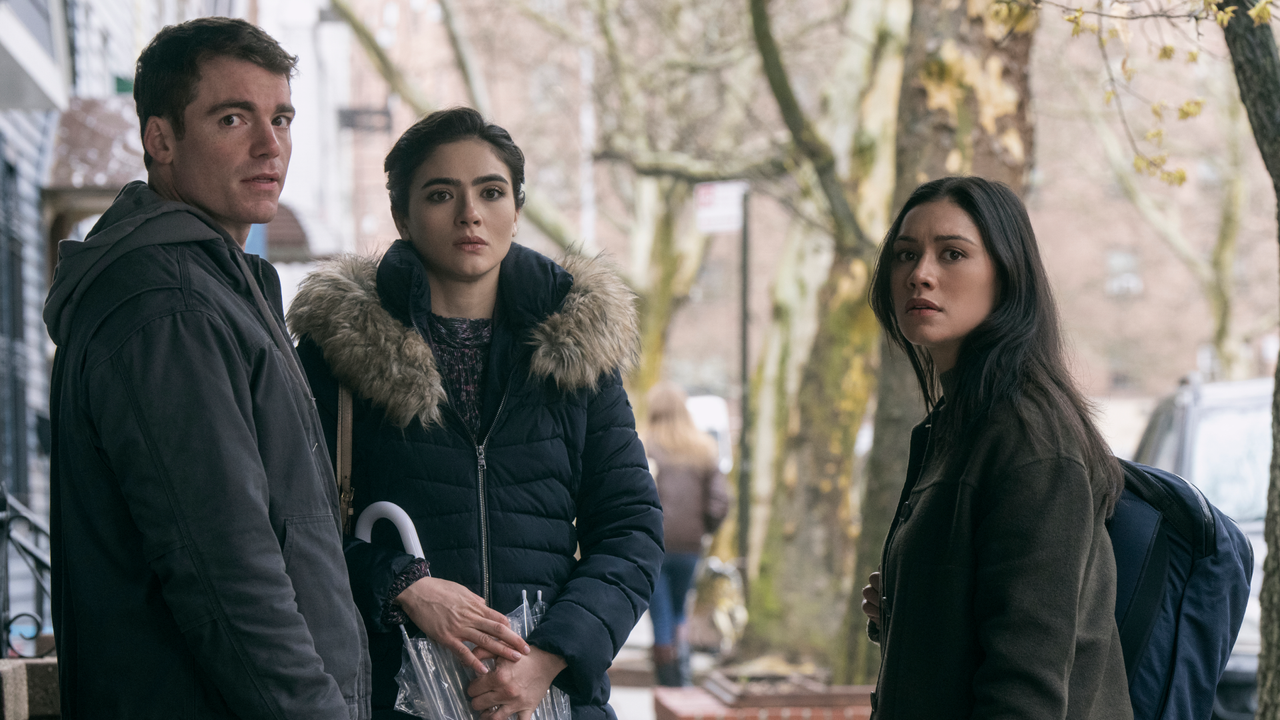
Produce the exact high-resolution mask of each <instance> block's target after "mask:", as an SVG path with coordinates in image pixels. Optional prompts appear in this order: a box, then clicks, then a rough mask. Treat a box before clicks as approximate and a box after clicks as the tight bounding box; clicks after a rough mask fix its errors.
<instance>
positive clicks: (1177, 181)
mask: <svg viewBox="0 0 1280 720" xmlns="http://www.w3.org/2000/svg"><path fill="white" fill-rule="evenodd" d="M1160 180H1161V181H1162V182H1165V183H1167V184H1169V185H1172V186H1174V187H1179V186H1181V185H1182V184H1183V183H1185V182H1186V181H1187V171H1186V170H1183V169H1182V168H1178V169H1177V170H1173V171H1169V170H1161V171H1160Z"/></svg>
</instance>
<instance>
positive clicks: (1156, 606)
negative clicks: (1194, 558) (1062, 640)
mask: <svg viewBox="0 0 1280 720" xmlns="http://www.w3.org/2000/svg"><path fill="white" fill-rule="evenodd" d="M1168 577H1169V529H1168V528H1167V527H1166V526H1165V524H1164V523H1163V522H1162V523H1160V524H1159V527H1158V528H1157V530H1156V532H1155V535H1153V536H1152V538H1151V546H1150V548H1149V549H1148V551H1147V561H1146V563H1145V566H1144V567H1143V572H1142V576H1141V578H1140V579H1139V580H1138V586H1137V587H1136V588H1135V589H1134V591H1133V598H1132V600H1131V601H1130V602H1129V608H1128V610H1129V611H1128V613H1126V615H1125V617H1124V622H1123V623H1122V624H1121V625H1120V647H1121V649H1122V650H1123V651H1124V666H1125V668H1127V670H1128V673H1127V674H1128V676H1129V682H1130V684H1132V683H1133V678H1134V675H1136V674H1137V670H1138V666H1139V665H1140V664H1141V663H1139V662H1138V658H1140V657H1141V656H1142V653H1143V652H1144V651H1146V649H1147V642H1148V641H1150V640H1151V632H1152V631H1153V630H1155V627H1156V622H1155V621H1156V615H1157V614H1159V612H1160V606H1161V605H1163V604H1164V592H1165V587H1164V586H1165V581H1166V580H1167V579H1168Z"/></svg>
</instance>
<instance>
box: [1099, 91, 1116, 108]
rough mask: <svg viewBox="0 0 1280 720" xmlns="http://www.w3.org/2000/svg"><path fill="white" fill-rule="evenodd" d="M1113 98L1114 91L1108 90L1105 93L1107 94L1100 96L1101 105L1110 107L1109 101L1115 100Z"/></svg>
mask: <svg viewBox="0 0 1280 720" xmlns="http://www.w3.org/2000/svg"><path fill="white" fill-rule="evenodd" d="M1115 96H1116V91H1115V90H1108V91H1107V94H1106V95H1103V96H1102V104H1103V105H1107V106H1110V105H1111V100H1112V99H1113V98H1115Z"/></svg>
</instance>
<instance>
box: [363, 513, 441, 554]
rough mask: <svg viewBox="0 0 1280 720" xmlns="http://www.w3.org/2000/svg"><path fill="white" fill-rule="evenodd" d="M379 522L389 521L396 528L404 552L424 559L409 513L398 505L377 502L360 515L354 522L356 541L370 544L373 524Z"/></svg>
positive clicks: (416, 531)
mask: <svg viewBox="0 0 1280 720" xmlns="http://www.w3.org/2000/svg"><path fill="white" fill-rule="evenodd" d="M379 520H390V521H391V523H392V524H393V525H395V526H396V530H399V531H400V542H401V544H403V545H404V551H405V552H407V553H409V554H411V555H413V556H414V557H419V558H425V557H426V555H424V554H423V553H422V544H421V543H419V542H418V530H417V528H415V527H414V526H413V520H410V519H409V513H407V512H405V511H404V508H402V507H400V506H399V505H397V504H395V503H393V502H387V501H386V500H379V501H378V502H376V503H373V504H371V505H370V506H369V507H367V508H365V509H364V512H362V513H360V518H359V519H358V520H356V539H358V540H363V541H365V542H370V541H371V539H372V538H373V524H374V523H376V522H378V521H379Z"/></svg>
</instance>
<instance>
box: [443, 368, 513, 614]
mask: <svg viewBox="0 0 1280 720" xmlns="http://www.w3.org/2000/svg"><path fill="white" fill-rule="evenodd" d="M512 376H513V377H514V376H515V372H514V371H513V372H512ZM510 393H511V379H510V378H508V379H507V389H506V390H503V391H502V402H500V403H498V412H496V413H494V415H493V423H492V424H491V425H489V430H488V432H486V433H485V434H484V440H483V441H480V442H477V441H476V436H475V433H473V432H471V428H469V427H467V424H466V423H465V422H463V420H462V416H461V415H459V414H458V411H456V410H454V409H453V408H452V407H450V406H448V405H446V406H445V409H446V410H447V411H448V412H449V414H451V415H453V417H454V418H455V419H456V420H457V422H458V427H460V428H462V430H463V432H465V433H466V436H467V439H468V440H470V441H471V444H472V445H473V446H475V449H476V480H477V482H476V497H477V498H478V499H479V500H480V578H481V580H480V586H481V589H482V590H483V592H482V593H481V594H482V595H483V596H484V604H485V605H488V606H489V607H493V597H492V592H491V591H490V585H491V580H490V558H489V500H488V494H487V493H486V492H485V485H486V483H485V480H486V479H487V475H488V470H489V463H488V460H486V458H485V452H486V451H487V450H488V449H489V438H490V437H492V436H493V429H494V428H496V427H497V426H498V420H500V419H501V418H502V410H503V408H505V407H506V406H507V396H508V395H509V394H510Z"/></svg>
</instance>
